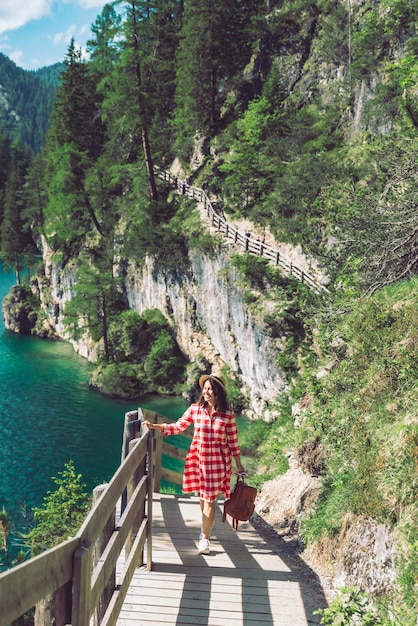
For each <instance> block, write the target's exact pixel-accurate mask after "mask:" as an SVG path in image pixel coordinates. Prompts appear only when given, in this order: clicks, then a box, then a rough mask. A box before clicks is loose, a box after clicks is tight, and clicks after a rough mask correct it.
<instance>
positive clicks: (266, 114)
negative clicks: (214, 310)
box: [0, 0, 418, 626]
mask: <svg viewBox="0 0 418 626" xmlns="http://www.w3.org/2000/svg"><path fill="white" fill-rule="evenodd" d="M10 63H11V62H9V61H8V60H7V59H6V58H5V57H3V56H2V55H0V67H1V75H2V85H1V88H0V98H2V99H4V98H6V97H7V102H8V108H7V107H3V108H2V111H3V113H2V114H1V122H0V128H1V134H0V220H1V230H0V254H1V259H2V260H3V262H4V263H5V264H6V265H8V266H9V267H11V268H13V269H14V270H15V271H16V276H17V282H18V283H19V282H20V272H21V266H22V263H24V264H25V265H26V266H29V267H31V268H33V269H34V270H36V271H37V273H38V280H40V281H42V275H43V274H42V273H43V269H42V264H41V267H39V265H37V264H39V257H40V253H41V251H45V249H46V248H47V249H48V251H49V252H50V254H51V255H53V256H54V258H57V259H59V260H60V263H61V265H62V267H72V268H74V273H75V274H74V275H75V288H74V293H73V294H72V298H71V300H70V301H69V302H68V303H67V305H66V309H65V312H64V314H65V324H66V328H67V332H68V333H69V336H71V337H72V338H73V339H74V340H78V339H81V338H83V337H85V336H86V334H87V335H88V336H89V337H90V338H91V340H92V341H93V342H95V344H96V345H98V346H100V355H99V358H98V361H97V369H96V372H95V375H94V381H93V383H94V384H95V385H96V386H97V387H99V388H100V389H102V390H104V391H106V392H107V393H112V394H115V395H116V394H117V393H119V392H120V391H121V390H123V394H124V397H131V398H133V397H139V396H141V395H142V394H144V393H147V392H158V393H167V394H170V393H180V392H181V391H183V390H184V389H185V387H186V382H187V376H188V371H189V372H190V364H189V363H187V359H186V358H185V357H184V355H182V353H181V351H180V349H179V347H178V346H177V344H176V340H175V335H174V333H173V330H172V328H171V327H170V325H169V324H168V322H167V320H166V319H165V318H164V316H163V315H162V313H161V312H160V311H158V310H150V311H148V312H146V314H144V315H141V316H140V315H138V314H137V313H136V312H134V311H132V310H129V307H127V304H126V298H124V293H123V290H122V289H121V274H120V273H118V272H115V267H123V265H124V263H125V262H126V260H127V259H129V260H130V261H133V262H134V263H135V264H136V266H137V267H140V266H141V264H142V263H143V262H144V261H145V259H146V258H149V257H152V258H153V259H154V260H155V264H156V265H155V266H156V267H157V269H158V268H171V269H172V270H173V271H181V270H184V271H187V267H188V255H189V253H190V252H191V251H193V252H195V253H199V252H202V253H203V252H204V253H205V254H215V253H216V250H217V248H218V246H219V240H218V239H217V238H216V237H212V236H210V234H209V230H208V229H207V228H206V227H205V226H204V225H203V224H202V221H201V219H200V216H199V214H198V212H196V211H194V210H193V207H194V206H195V205H194V204H193V203H191V201H190V200H189V199H187V198H185V197H182V196H181V195H178V194H175V193H174V192H173V189H172V188H170V186H169V185H167V183H165V182H164V181H163V180H162V179H161V178H160V177H159V171H160V169H162V168H164V169H170V167H172V165H173V163H174V162H176V163H177V164H179V167H180V168H181V171H182V172H183V175H184V178H186V177H187V178H188V180H189V181H190V182H191V183H192V184H194V185H197V186H199V187H202V188H204V189H205V190H206V191H207V193H208V194H210V195H211V197H212V198H214V199H216V202H217V203H219V205H220V206H222V209H223V211H224V213H225V215H226V216H227V217H229V218H230V219H238V220H240V219H241V220H247V221H248V222H250V223H252V224H254V225H257V227H258V228H265V229H268V231H269V232H270V233H271V235H272V236H273V237H274V239H275V240H276V241H278V242H286V243H288V244H292V245H293V246H295V247H296V246H300V247H301V248H303V250H304V252H305V253H306V254H308V255H310V256H311V257H312V258H315V259H316V260H317V261H318V262H319V264H320V265H321V267H322V268H323V270H324V272H325V273H326V275H327V277H328V284H327V286H328V290H327V292H326V293H325V294H322V295H319V294H316V293H314V292H312V291H310V290H309V289H307V287H306V286H305V285H301V284H299V283H298V282H297V281H295V280H294V279H293V278H289V277H286V276H285V275H283V274H282V273H281V272H280V271H279V270H278V269H277V268H273V267H271V266H270V265H269V264H268V263H267V262H266V261H264V260H263V259H260V258H257V257H249V256H246V255H243V254H237V255H235V256H234V258H233V261H232V262H233V263H234V264H235V265H236V267H237V269H238V271H239V274H240V277H241V282H242V285H243V286H244V288H245V289H246V293H247V305H248V307H249V308H251V310H253V311H256V310H258V311H263V313H262V314H263V315H264V316H265V317H264V321H265V323H266V324H267V325H268V327H269V329H270V332H271V335H272V337H281V336H283V335H285V336H286V342H285V345H284V348H283V349H282V350H281V351H280V352H278V354H277V368H278V369H280V370H281V371H282V372H283V373H284V375H285V376H286V379H287V381H288V386H287V389H288V390H287V391H286V393H285V394H284V393H283V394H281V395H280V397H278V398H277V406H276V407H275V409H276V414H277V418H276V419H275V420H274V421H273V423H271V424H268V425H267V424H266V422H265V421H264V420H259V421H257V423H255V424H254V427H253V428H252V429H249V432H248V433H247V434H246V437H247V438H248V439H247V441H246V445H248V446H252V447H254V449H257V455H258V457H257V458H258V465H259V467H260V468H261V469H260V474H259V476H258V478H257V480H258V481H259V483H260V485H261V484H262V482H263V481H266V480H269V479H271V478H273V477H274V476H276V475H277V474H280V473H283V472H285V471H286V469H287V468H288V464H287V453H288V452H289V450H296V451H297V452H298V454H300V455H302V456H303V454H304V451H305V453H306V454H305V466H306V468H307V471H310V472H311V473H313V474H315V475H318V476H321V480H322V482H321V484H322V492H321V496H320V498H319V500H318V503H317V506H316V508H315V510H314V511H313V512H312V513H311V514H310V516H309V517H308V518H306V519H304V520H303V521H302V522H301V528H300V537H301V541H303V542H304V544H305V545H314V544H315V545H319V546H327V547H328V548H327V549H329V555H330V556H329V558H330V559H331V560H332V554H333V552H332V549H331V548H332V546H333V545H334V544H333V542H335V541H337V539H338V537H339V534H340V533H341V532H342V529H343V528H344V527H345V526H346V525H347V524H349V523H351V522H352V520H353V519H358V518H370V519H373V520H375V521H376V522H378V523H382V524H386V525H387V526H388V527H389V528H390V529H392V530H396V532H397V535H398V538H399V546H398V560H397V572H398V574H397V581H396V584H395V585H393V586H392V587H391V588H390V589H386V590H384V591H382V592H381V593H379V594H377V596H376V597H372V601H373V603H374V604H373V611H372V609H371V608H370V606H371V605H370V604H366V605H362V607H363V608H361V609H359V614H361V615H362V619H363V621H362V622H360V621H358V622H355V621H349V618H348V617H347V615H348V614H349V609H348V608H347V607H345V608H344V607H343V608H342V606H341V605H338V606H337V605H335V606H334V607H333V608H332V607H331V609H330V610H329V612H328V614H326V615H324V618H323V619H324V623H328V624H347V625H348V624H357V623H358V624H360V623H361V624H381V625H385V626H387V625H388V624H392V623H393V624H400V625H402V626H415V624H416V597H417V589H416V585H417V579H418V556H417V554H418V551H417V547H418V543H417V542H418V528H417V517H418V515H417V513H418V510H417V505H416V500H417V498H416V496H417V492H416V489H417V479H418V475H417V465H416V461H417V458H418V393H417V379H418V358H417V357H418V354H417V350H418V314H417V311H418V306H417V304H418V278H417V273H418V210H417V183H418V162H417V154H418V135H417V130H418V5H417V3H416V2H413V1H412V0H364V1H363V2H361V3H360V2H351V1H350V0H223V1H222V2H218V3H215V2H211V1H209V0H129V1H124V0H120V1H116V2H112V3H109V4H107V5H106V6H105V7H104V8H103V10H102V12H101V14H100V15H98V17H97V19H96V21H95V22H94V24H93V25H92V35H91V39H90V41H89V42H88V60H85V59H84V58H83V56H82V53H81V50H79V49H78V48H77V46H76V45H75V43H74V41H73V42H71V44H70V46H69V48H68V51H67V54H66V56H65V58H64V59H63V64H62V66H61V65H60V66H59V68H55V69H54V68H51V71H48V68H46V69H45V71H39V72H38V73H35V74H31V75H28V73H23V74H22V72H23V71H21V70H19V69H18V68H16V67H14V68H12V71H10ZM6 64H9V66H8V67H9V70H8V73H7V81H6V80H5V78H4V77H5V71H4V70H3V66H4V65H6ZM61 70H62V71H61ZM16 84H19V85H20V87H19V89H17V88H15V85H16ZM18 94H19V96H18ZM18 117H19V118H22V120H21V123H20V124H17V122H16V120H17V118H18ZM23 288H24V289H25V288H26V292H25V293H26V296H25V297H26V298H27V303H28V306H30V307H32V308H36V306H38V309H39V310H38V312H37V315H38V324H39V325H41V323H42V312H41V310H40V309H41V307H40V306H39V303H38V305H36V304H35V305H34V304H33V290H31V288H30V287H29V286H27V287H23ZM266 299H267V300H270V301H272V302H273V303H274V304H275V305H277V303H278V302H280V307H278V306H275V307H274V309H273V310H274V311H275V313H274V314H271V313H267V312H266V311H268V310H272V309H268V307H267V308H266V307H263V302H265V300H266ZM278 311H280V312H278ZM260 314H261V313H260ZM321 368H322V371H323V370H324V369H325V370H326V372H327V374H326V375H324V376H318V371H320V370H321ZM228 374H230V372H228ZM239 387H240V385H239V380H238V381H235V382H234V383H231V389H230V390H229V391H230V395H231V397H232V398H233V400H234V405H235V406H236V407H238V409H242V410H243V409H245V397H244V396H243V395H242V393H241V392H240V388H239ZM301 398H302V399H303V403H304V406H305V411H304V417H303V420H301V423H300V424H299V427H298V428H295V427H294V420H293V418H292V413H291V407H292V405H294V404H295V403H296V402H299V401H300V400H301ZM309 450H310V451H311V452H310V453H309ZM330 546H331V547H330ZM338 611H340V613H339V615H344V616H345V619H346V621H332V620H333V619H337V617H335V616H336V615H337V614H338ZM370 616H372V617H370ZM369 618H370V620H374V621H367V619H369ZM325 620H328V621H325Z"/></svg>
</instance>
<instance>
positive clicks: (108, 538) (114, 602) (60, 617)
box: [0, 409, 185, 626]
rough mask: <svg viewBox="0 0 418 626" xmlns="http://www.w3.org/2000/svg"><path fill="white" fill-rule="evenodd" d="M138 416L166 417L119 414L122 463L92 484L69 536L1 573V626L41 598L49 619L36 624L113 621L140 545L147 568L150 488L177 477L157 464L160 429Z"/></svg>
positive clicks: (84, 625) (147, 415)
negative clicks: (90, 499) (82, 515)
mask: <svg viewBox="0 0 418 626" xmlns="http://www.w3.org/2000/svg"><path fill="white" fill-rule="evenodd" d="M144 419H147V420H149V421H154V422H155V421H169V420H167V418H164V417H162V416H160V415H158V414H157V413H155V412H153V411H148V410H145V409H138V410H137V411H131V412H129V413H127V414H126V415H125V428H124V435H123V444H122V459H121V464H120V466H119V468H118V470H117V471H116V473H115V474H114V476H113V477H112V479H111V481H110V482H109V483H108V484H106V485H101V486H99V487H98V488H96V489H95V490H94V500H95V503H94V504H93V507H92V509H91V511H90V513H89V514H88V516H87V517H86V519H85V521H84V523H83V525H82V526H81V528H80V530H79V531H78V533H77V534H76V535H75V537H70V538H69V539H67V540H66V541H63V542H62V543H60V544H59V545H58V546H55V547H54V548H51V549H50V550H47V551H46V552H43V553H42V554H40V555H38V556H36V557H34V558H32V559H30V560H29V561H26V562H24V563H22V564H21V565H18V566H16V567H15V568H13V569H10V570H8V571H6V572H3V573H2V574H0V626H9V624H10V623H11V622H13V621H14V620H17V619H18V618H19V617H21V616H22V615H24V614H25V613H26V612H27V611H29V610H31V609H32V608H33V607H34V606H35V605H36V606H37V610H39V606H40V605H42V604H43V603H45V602H46V601H47V602H46V603H47V604H48V607H49V609H48V610H49V616H48V619H46V618H45V617H44V618H38V621H37V622H35V624H42V625H43V624H46V623H48V624H54V625H55V626H67V625H70V624H71V625H72V626H88V625H89V624H90V623H91V621H90V620H92V621H93V623H94V624H96V625H97V624H101V625H106V626H110V625H114V624H116V620H117V618H118V615H119V613H120V610H121V607H122V604H123V601H124V598H125V595H126V593H127V590H128V587H129V584H130V582H131V579H132V576H133V574H134V571H135V568H136V567H138V566H139V565H143V564H144V563H143V560H144V549H145V547H146V567H147V568H148V569H149V570H150V569H151V567H152V493H153V491H154V490H156V491H158V490H159V484H160V480H161V479H162V478H166V479H167V480H170V481H171V482H176V484H178V483H179V482H180V481H181V477H180V476H179V475H177V474H176V473H175V472H169V471H167V470H164V471H163V470H162V467H161V457H162V453H163V450H164V447H163V444H162V437H161V433H158V432H157V431H154V430H152V431H148V429H147V428H146V427H145V426H143V425H142V421H143V420H144ZM175 454H178V455H179V457H180V458H184V454H185V453H183V452H180V451H177V452H176V453H175ZM123 551H124V559H123V560H124V565H123V568H122V571H117V567H119V569H120V566H118V560H119V557H120V556H121V555H122V552H123Z"/></svg>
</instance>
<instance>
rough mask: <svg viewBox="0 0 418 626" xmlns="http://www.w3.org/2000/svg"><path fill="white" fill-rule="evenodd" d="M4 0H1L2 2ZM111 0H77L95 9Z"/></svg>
mask: <svg viewBox="0 0 418 626" xmlns="http://www.w3.org/2000/svg"><path fill="white" fill-rule="evenodd" d="M1 1H2V0H0V2H1ZM109 2H110V0H77V4H78V5H79V6H80V7H81V8H82V9H94V8H96V7H104V5H105V4H109Z"/></svg>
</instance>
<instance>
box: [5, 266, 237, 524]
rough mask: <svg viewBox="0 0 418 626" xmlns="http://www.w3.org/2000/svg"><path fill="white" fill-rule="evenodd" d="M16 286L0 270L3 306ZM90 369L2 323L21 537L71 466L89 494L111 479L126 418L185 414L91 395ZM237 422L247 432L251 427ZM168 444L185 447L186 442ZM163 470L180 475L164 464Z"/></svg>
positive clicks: (172, 406) (151, 402) (14, 506)
mask: <svg viewBox="0 0 418 626" xmlns="http://www.w3.org/2000/svg"><path fill="white" fill-rule="evenodd" d="M14 284H15V277H14V274H9V273H6V272H5V271H3V268H2V267H1V266H0V301H3V298H4V297H5V296H6V295H7V293H8V292H9V290H10V288H11V287H12V286H13V285H14ZM91 369H92V365H91V364H90V363H88V361H86V359H83V358H82V357H80V356H78V355H77V354H76V353H75V352H74V350H73V348H72V347H71V346H70V345H69V344H67V343H65V342H56V341H47V340H43V339H38V338H35V337H28V336H23V335H17V334H15V333H12V332H10V331H7V330H6V329H5V328H4V322H3V316H0V511H1V510H2V509H3V507H4V508H5V509H6V511H7V512H8V514H9V517H10V519H11V520H12V522H13V523H14V525H16V526H17V528H18V529H19V528H23V526H22V524H23V521H22V519H23V518H22V511H23V510H24V509H25V507H26V508H33V507H38V506H41V505H42V503H43V499H44V497H45V495H46V494H47V492H48V491H50V490H52V491H54V490H55V488H56V486H55V484H54V482H53V481H52V477H53V476H58V473H59V472H61V471H62V470H63V469H64V466H65V463H67V462H68V461H70V460H72V461H74V464H75V469H76V472H77V473H79V474H81V475H82V477H83V482H84V483H85V484H86V490H88V491H89V492H90V491H92V489H93V488H94V487H95V486H96V485H99V484H101V483H103V482H107V481H108V480H109V479H110V478H111V477H112V475H113V474H114V472H115V470H116V469H117V467H118V465H119V463H120V458H121V448H122V434H123V425H124V418H125V413H126V412H127V411H131V410H133V409H136V408H137V407H138V406H141V407H143V408H149V409H151V410H153V411H156V412H157V413H161V414H162V415H166V416H167V417H170V418H172V419H177V418H178V417H180V415H181V414H182V413H183V411H184V410H185V408H186V407H187V404H188V403H187V402H186V401H185V400H184V399H182V398H161V397H146V398H141V399H139V400H136V401H134V402H132V401H131V402H126V401H117V400H112V399H109V398H105V397H104V396H102V395H100V394H98V393H97V392H95V391H93V390H91V389H90V388H89V385H88V381H89V377H90V372H91ZM237 421H238V423H239V428H240V430H243V429H244V428H245V426H246V420H244V419H243V418H239V419H238V420H237ZM182 439H183V440H182ZM170 440H171V441H170V443H175V444H176V445H178V446H181V447H187V445H188V444H187V440H185V439H184V438H182V437H181V436H178V437H172V438H170ZM163 465H165V466H166V467H169V468H170V469H174V470H176V471H181V470H182V464H181V463H179V462H178V461H176V460H171V459H168V458H167V457H164V458H163ZM163 486H164V485H163Z"/></svg>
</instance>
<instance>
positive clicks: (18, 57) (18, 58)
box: [8, 50, 23, 67]
mask: <svg viewBox="0 0 418 626" xmlns="http://www.w3.org/2000/svg"><path fill="white" fill-rule="evenodd" d="M8 57H9V59H11V60H12V61H14V62H15V63H16V65H17V66H18V67H21V66H22V63H23V52H22V50H13V52H11V53H9V55H8Z"/></svg>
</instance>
